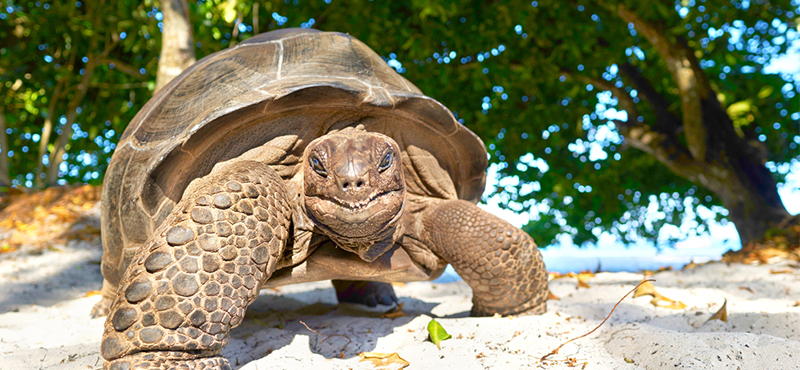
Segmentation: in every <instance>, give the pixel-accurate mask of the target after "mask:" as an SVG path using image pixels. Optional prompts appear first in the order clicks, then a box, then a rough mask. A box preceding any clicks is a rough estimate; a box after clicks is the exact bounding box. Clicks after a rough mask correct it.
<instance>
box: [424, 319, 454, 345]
mask: <svg viewBox="0 0 800 370" xmlns="http://www.w3.org/2000/svg"><path fill="white" fill-rule="evenodd" d="M428 334H430V336H431V342H433V344H435V345H436V347H438V348H439V349H442V346H440V345H439V342H441V341H443V340H446V339H450V338H452V337H453V336H452V335H450V334H447V331H446V330H444V328H443V327H442V324H439V322H437V321H436V320H431V322H429V323H428Z"/></svg>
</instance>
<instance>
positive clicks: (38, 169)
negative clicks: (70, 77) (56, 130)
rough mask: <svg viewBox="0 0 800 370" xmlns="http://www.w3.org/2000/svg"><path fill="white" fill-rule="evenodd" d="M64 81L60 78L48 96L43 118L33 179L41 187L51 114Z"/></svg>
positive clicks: (53, 113) (51, 129)
mask: <svg viewBox="0 0 800 370" xmlns="http://www.w3.org/2000/svg"><path fill="white" fill-rule="evenodd" d="M64 81H66V78H62V79H61V80H60V81H58V83H57V84H56V88H55V90H53V95H52V96H51V97H50V104H48V106H47V117H46V118H45V119H44V127H42V138H41V140H40V141H39V157H37V159H36V160H37V161H38V163H37V164H36V177H35V178H34V179H33V183H34V185H35V186H37V187H41V186H42V184H43V183H44V179H43V178H42V176H41V173H42V171H43V170H44V160H43V159H44V155H45V154H46V153H47V145H48V144H50V134H52V133H53V116H54V115H55V114H56V103H57V102H58V99H59V96H60V95H61V88H62V87H63V86H64Z"/></svg>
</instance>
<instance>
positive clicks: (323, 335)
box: [297, 320, 353, 352]
mask: <svg viewBox="0 0 800 370" xmlns="http://www.w3.org/2000/svg"><path fill="white" fill-rule="evenodd" d="M297 321H299V322H300V323H301V324H303V326H305V327H306V329H308V330H311V331H312V332H314V334H316V335H318V336H320V337H322V340H321V341H319V344H322V343H323V342H325V339H328V338H333V337H345V338H347V343H345V345H344V347H342V349H340V350H339V352H341V351H344V349H345V348H347V346H348V345H350V343H351V342H352V341H353V340H352V339H350V337H348V336H347V335H344V334H331V335H328V336H327V337H326V336H325V334H322V333H320V332H318V331H316V330H314V329H311V328H310V327H309V326H308V325H306V323H304V322H303V320H297ZM328 324H330V323H328ZM328 324H325V326H328Z"/></svg>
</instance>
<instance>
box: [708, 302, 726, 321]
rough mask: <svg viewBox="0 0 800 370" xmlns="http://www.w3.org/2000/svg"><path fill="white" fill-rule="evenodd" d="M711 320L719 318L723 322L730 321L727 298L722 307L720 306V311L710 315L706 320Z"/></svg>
mask: <svg viewBox="0 0 800 370" xmlns="http://www.w3.org/2000/svg"><path fill="white" fill-rule="evenodd" d="M711 320H719V321H722V322H728V300H727V299H726V300H725V301H724V302H722V307H720V308H719V311H717V313H715V314H714V315H713V316H711V317H709V318H708V320H706V322H709V321H711Z"/></svg>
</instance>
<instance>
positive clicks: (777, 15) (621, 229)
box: [0, 0, 800, 244]
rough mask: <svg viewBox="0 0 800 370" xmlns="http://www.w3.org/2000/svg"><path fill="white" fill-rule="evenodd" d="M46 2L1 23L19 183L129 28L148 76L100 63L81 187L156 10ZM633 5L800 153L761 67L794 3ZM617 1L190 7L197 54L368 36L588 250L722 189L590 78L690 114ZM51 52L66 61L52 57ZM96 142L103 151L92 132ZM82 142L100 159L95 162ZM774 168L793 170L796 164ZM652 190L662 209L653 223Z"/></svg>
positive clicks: (751, 116)
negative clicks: (637, 132)
mask: <svg viewBox="0 0 800 370" xmlns="http://www.w3.org/2000/svg"><path fill="white" fill-rule="evenodd" d="M44 3H47V4H49V5H50V9H43V7H42V6H37V5H35V4H38V3H34V2H25V3H24V4H23V3H22V2H19V3H14V5H11V6H13V7H15V11H14V12H12V13H7V12H6V13H7V18H6V19H3V20H2V21H0V22H1V23H0V38H1V39H2V41H0V43H1V44H0V77H1V78H0V79H1V80H2V81H3V83H2V86H0V97H1V98H2V99H4V102H3V103H4V104H5V105H6V107H7V108H6V111H5V114H6V118H7V125H8V127H10V128H11V134H10V135H9V141H10V144H11V147H12V149H13V150H14V152H15V154H14V156H13V157H12V158H11V168H12V177H13V178H15V179H16V181H17V183H18V184H20V185H23V186H24V185H26V181H27V180H29V177H30V175H28V174H30V173H32V171H34V170H35V163H36V158H35V156H36V154H35V152H36V149H35V147H36V145H37V144H36V143H35V142H33V140H32V139H31V138H29V135H30V137H33V135H35V134H36V133H37V132H40V131H41V125H42V122H43V120H44V115H45V114H46V112H45V111H46V108H47V103H48V101H49V99H51V98H52V92H53V90H54V89H55V86H56V85H57V82H58V81H60V80H61V79H66V81H67V82H66V83H65V86H75V84H76V83H77V81H79V77H80V76H79V74H78V71H79V70H80V69H81V68H82V65H83V63H82V61H81V58H82V57H83V56H85V55H87V54H89V53H96V52H98V51H99V50H103V48H104V47H106V46H108V45H109V43H111V42H113V40H114V35H115V34H116V35H119V34H120V33H121V32H126V35H127V37H126V38H124V39H123V40H121V41H120V42H119V44H118V45H116V46H114V47H113V49H112V51H111V55H112V56H113V58H114V59H116V60H118V61H121V62H124V64H126V65H127V66H130V67H131V68H132V70H134V71H136V70H138V69H140V68H144V71H145V73H144V74H143V75H141V76H136V77H134V76H131V75H130V74H126V73H121V72H120V71H119V68H116V69H114V70H112V69H111V68H110V66H109V65H108V64H106V65H103V66H101V67H99V68H98V70H97V71H96V74H95V75H94V76H93V77H92V83H91V89H90V91H89V93H88V94H87V97H86V98H85V99H84V102H83V103H82V105H81V108H82V113H81V114H79V115H78V121H77V122H79V123H80V127H81V131H80V132H81V135H80V137H76V138H75V140H73V141H71V142H70V147H69V150H68V156H69V159H68V160H67V161H68V164H69V166H70V169H71V170H70V171H67V173H65V174H63V178H64V179H66V180H67V181H69V182H81V181H99V179H98V180H92V179H91V174H92V173H95V172H97V173H99V174H100V175H101V176H102V171H103V169H104V168H105V165H106V163H107V162H106V161H107V160H108V158H109V155H110V154H109V153H108V152H106V151H105V150H106V149H105V148H109V147H110V146H109V144H110V143H113V142H116V140H117V139H118V138H119V135H120V134H121V132H122V130H123V129H124V127H125V125H126V124H127V123H128V122H129V121H130V120H131V119H132V117H133V115H134V114H135V112H136V111H138V109H139V108H141V106H142V105H143V104H144V102H146V100H147V99H148V98H149V96H150V94H151V90H152V83H153V81H154V79H155V68H156V65H157V56H158V52H159V47H160V32H159V29H158V20H157V19H156V17H157V16H158V10H157V8H154V6H157V5H158V4H157V3H153V2H152V0H146V1H144V2H143V3H141V2H131V1H122V0H118V1H114V2H112V3H107V4H103V8H102V11H101V12H100V13H99V14H101V15H102V17H95V16H93V15H92V14H91V12H89V11H88V10H87V6H86V5H84V6H82V7H76V6H75V3H73V2H65V3H64V5H59V4H61V3H60V2H59V4H56V3H55V2H46V1H45V2H42V4H44ZM621 3H623V4H625V6H626V7H627V8H629V9H631V10H632V11H634V12H636V13H637V15H638V16H639V17H641V18H643V19H644V20H646V21H648V22H651V23H652V24H655V25H656V26H657V27H659V29H662V30H666V31H667V34H668V35H669V36H671V37H675V36H679V37H681V38H683V39H685V40H686V42H687V44H688V46H689V47H690V48H691V49H692V50H694V52H695V57H696V58H697V59H698V60H699V61H700V63H701V65H702V66H703V68H704V71H705V73H706V75H707V76H708V77H709V78H710V80H711V85H712V87H713V88H714V89H715V93H717V94H718V97H719V99H720V101H721V102H722V104H723V105H725V106H726V107H727V110H728V112H729V114H730V116H731V118H732V119H733V120H734V122H735V126H736V128H737V130H738V131H737V132H738V133H739V134H740V135H755V136H758V135H760V134H763V135H765V136H766V142H765V144H767V146H768V149H769V157H768V160H769V161H770V162H771V163H776V164H780V163H786V162H789V161H791V160H796V159H795V158H796V157H797V155H798V150H797V139H795V137H796V135H797V133H798V131H800V123H798V118H797V117H800V113H797V112H800V107H799V105H800V102H799V101H798V99H797V98H796V93H797V91H796V90H797V86H796V85H794V84H793V83H792V80H791V76H780V75H774V74H772V75H769V74H764V73H762V71H763V69H764V66H765V65H766V64H767V63H768V62H769V61H770V59H771V58H772V57H773V56H774V55H776V54H779V53H782V52H784V51H785V50H786V48H787V45H788V44H789V41H790V40H791V39H792V38H797V37H798V36H797V30H795V28H796V27H794V25H795V23H794V22H795V20H796V19H798V16H797V13H798V10H799V9H798V5H800V4H798V3H797V2H796V0H795V2H794V3H792V2H791V1H789V0H782V1H777V2H769V3H764V4H759V3H758V2H757V1H751V2H749V3H747V4H748V5H747V6H746V7H745V6H743V3H741V2H739V1H730V2H728V1H714V2H711V1H706V2H702V1H700V0H691V1H683V2H681V1H678V2H670V1H656V0H648V1H633V0H625V1H621ZM616 4H617V2H609V3H608V4H607V3H606V1H582V0H578V1H567V2H564V1H558V0H541V1H538V0H537V1H533V2H530V1H503V2H492V3H486V2H479V1H469V2H468V1H455V0H438V1H436V0H434V1H422V0H410V1H401V2H382V1H367V0H354V1H337V0H333V1H332V2H331V4H327V3H326V2H325V1H306V0H288V1H277V2H267V3H261V2H258V4H256V2H254V1H249V0H248V1H245V0H206V1H199V2H194V1H191V2H190V12H191V18H192V21H193V24H194V26H195V28H194V37H195V41H196V42H197V45H198V48H197V56H198V58H202V57H203V56H205V55H208V54H210V53H213V52H215V51H218V50H220V49H222V48H226V47H229V46H230V45H231V44H232V43H236V42H239V41H242V40H244V39H247V38H248V37H251V36H253V35H254V34H255V33H256V32H266V31H269V30H273V29H278V28H285V27H301V26H302V27H313V28H317V29H321V30H326V31H340V32H346V33H349V34H351V35H353V36H355V37H356V38H358V39H360V40H362V41H364V42H365V43H366V44H368V45H369V46H370V47H372V48H373V49H374V50H376V51H377V52H378V53H379V54H380V55H382V56H384V57H385V58H386V60H387V61H388V62H389V63H390V65H392V66H393V67H395V68H396V69H397V70H398V71H399V72H401V73H403V75H404V76H405V77H406V78H408V79H409V80H410V81H412V82H413V83H415V84H416V85H417V86H418V87H420V89H421V90H422V91H424V92H425V93H426V94H428V95H430V96H432V97H434V98H435V99H437V100H439V101H441V102H442V103H443V104H444V105H446V106H447V107H449V108H450V109H451V110H453V111H454V113H455V114H456V116H457V118H459V119H460V120H461V121H462V122H463V123H464V124H465V125H466V126H467V127H469V128H470V129H471V130H473V131H474V132H476V133H477V134H478V135H479V136H480V137H481V138H483V139H484V140H485V142H486V144H487V148H488V149H489V152H490V155H491V159H490V160H491V162H492V163H496V164H498V165H499V166H500V168H501V173H502V175H503V176H506V179H505V180H503V181H502V182H501V186H500V187H499V188H498V194H500V196H501V197H503V198H504V199H506V200H507V201H508V207H510V208H512V209H514V210H517V211H522V210H528V209H531V208H533V209H536V210H538V212H534V218H533V220H531V222H530V223H529V224H528V225H527V226H525V230H526V231H528V232H529V233H531V234H532V235H534V236H535V237H536V239H537V240H538V241H540V243H541V244H547V242H548V241H550V240H553V239H554V238H555V237H556V235H558V234H561V233H568V234H570V235H572V236H573V238H574V239H575V241H576V242H577V243H582V242H585V241H591V240H596V238H597V236H598V235H599V233H600V232H601V231H604V230H605V231H610V232H611V233H612V234H615V235H617V236H618V237H620V238H621V239H623V240H628V241H631V240H635V239H637V238H640V237H645V238H650V239H654V238H656V237H657V232H658V230H659V229H660V226H661V225H664V224H666V223H673V224H674V223H680V221H681V220H682V219H684V218H690V219H694V220H695V221H696V222H697V223H698V224H699V225H704V224H706V222H707V221H706V220H704V219H702V218H700V217H699V216H697V214H696V213H695V212H694V210H695V209H696V207H697V206H699V205H703V206H705V207H707V208H714V209H717V208H716V207H715V206H718V205H720V201H719V199H718V198H717V197H716V196H715V195H714V194H712V193H710V192H709V191H708V190H706V189H704V188H702V187H698V186H697V185H695V184H692V183H691V182H689V181H688V180H686V179H683V178H681V177H678V176H676V175H674V174H673V173H671V172H670V171H668V170H667V169H666V168H665V167H664V166H663V165H661V164H660V163H658V162H657V160H656V159H655V158H654V157H652V156H650V155H648V154H646V153H644V152H641V151H638V150H636V149H630V148H628V147H627V145H626V143H625V141H624V139H623V138H622V137H621V136H619V131H618V130H617V128H616V125H615V124H614V123H613V122H612V121H609V118H616V119H621V120H624V116H621V115H620V112H619V111H621V110H622V109H621V108H620V107H619V106H618V102H617V99H615V98H612V97H611V95H610V94H608V93H602V91H601V90H600V89H599V88H598V87H597V86H593V85H590V86H587V83H586V82H585V80H584V79H581V78H580V77H586V78H593V79H603V80H604V81H607V82H608V83H610V84H617V85H618V86H621V87H622V89H624V91H627V92H629V93H630V92H632V89H631V87H630V86H627V85H626V81H625V80H623V79H622V77H621V76H620V73H619V70H618V66H619V65H621V64H623V63H625V62H630V63H631V64H633V65H634V66H637V67H639V68H640V69H641V72H642V75H643V76H644V77H645V78H647V79H648V80H649V81H650V83H651V84H652V85H653V88H654V89H655V90H656V91H657V92H658V93H660V94H662V95H663V96H664V97H665V98H667V99H668V100H669V101H670V102H673V103H674V104H673V105H672V106H671V107H670V111H671V112H672V113H673V114H676V115H678V116H680V103H679V102H680V100H679V98H678V95H677V88H676V87H675V83H674V81H672V80H671V77H670V75H669V73H668V69H667V66H666V62H665V61H664V59H663V58H661V57H660V56H659V53H658V51H657V50H656V49H655V48H654V47H653V46H652V45H650V44H649V43H648V42H647V41H646V40H645V39H644V38H643V37H641V35H638V34H636V32H635V30H632V29H631V28H629V25H628V24H627V23H626V22H624V21H622V20H621V19H620V18H619V17H618V16H617V15H616V13H615V10H614V9H615V7H616ZM40 5H41V4H40ZM742 31H743V32H742ZM733 36H735V37H733ZM91 40H96V42H95V43H94V44H93V43H92V42H91ZM40 45H45V48H44V49H43V50H40V49H39V46H40ZM92 45H94V46H92ZM12 56H13V57H12ZM45 56H50V57H52V58H54V60H53V61H52V62H46V61H45V60H44V58H45ZM57 66H59V67H57ZM18 80H19V81H21V82H20V83H21V85H20V86H16V85H17V82H16V81H18ZM15 86H16V88H14V87H15ZM70 94H72V92H68V93H67V94H66V95H65V96H64V97H62V98H61V99H60V100H59V103H58V104H57V107H58V108H57V111H58V113H57V116H58V117H60V116H62V115H64V114H66V112H65V109H66V104H67V102H68V101H69V97H70ZM631 95H632V96H633V95H634V94H631ZM792 97H795V98H792ZM639 99H640V97H638V96H636V97H634V100H635V101H636V102H637V105H636V106H637V108H638V110H639V111H640V113H641V116H642V119H643V122H644V123H646V124H650V125H652V124H653V123H654V122H655V118H656V117H655V113H654V112H653V111H652V110H651V109H650V107H649V106H648V105H647V104H645V103H644V102H640V101H639ZM776 123H777V124H776ZM111 130H113V134H109V133H111ZM98 137H102V138H103V139H102V140H100V141H101V143H99V145H98V143H97V142H94V141H93V140H95V139H96V138H98ZM107 141H108V142H107ZM24 147H28V152H24V149H23V148H24ZM81 153H89V155H90V161H89V162H86V160H85V158H86V157H85V155H86V154H84V156H81ZM545 162H546V165H544V163H545ZM73 170H74V171H73ZM773 172H775V176H776V178H777V179H778V180H781V172H780V171H777V170H776V171H773ZM87 174H88V176H89V177H88V178H87ZM100 178H101V177H100ZM653 197H655V199H656V201H655V203H654V204H655V205H656V206H657V207H658V208H659V210H660V211H661V212H662V216H661V217H660V218H656V219H645V215H646V214H647V206H648V205H649V204H650V202H651V199H652V198H653ZM685 197H689V198H690V202H689V203H684V198H685ZM718 216H719V217H722V216H721V215H718Z"/></svg>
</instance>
